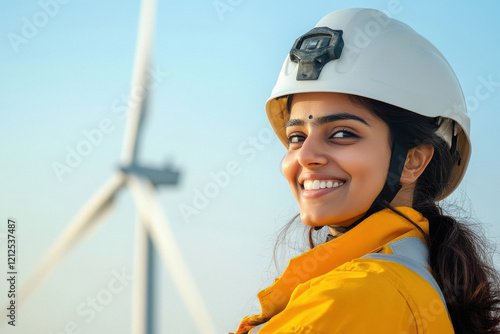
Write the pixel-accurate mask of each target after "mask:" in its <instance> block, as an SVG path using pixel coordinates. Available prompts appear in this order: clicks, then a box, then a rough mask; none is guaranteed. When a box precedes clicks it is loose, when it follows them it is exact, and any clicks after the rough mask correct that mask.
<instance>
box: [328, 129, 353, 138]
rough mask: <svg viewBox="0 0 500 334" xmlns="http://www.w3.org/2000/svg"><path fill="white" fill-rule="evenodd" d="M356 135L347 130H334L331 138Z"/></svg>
mask: <svg viewBox="0 0 500 334" xmlns="http://www.w3.org/2000/svg"><path fill="white" fill-rule="evenodd" d="M357 137H358V136H357V135H355V134H354V133H352V132H351V131H347V130H339V131H336V132H335V133H334V134H333V136H332V138H357Z"/></svg>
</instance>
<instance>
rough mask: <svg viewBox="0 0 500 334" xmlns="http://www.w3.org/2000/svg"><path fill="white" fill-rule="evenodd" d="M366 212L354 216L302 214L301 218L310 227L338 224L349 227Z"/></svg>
mask: <svg viewBox="0 0 500 334" xmlns="http://www.w3.org/2000/svg"><path fill="white" fill-rule="evenodd" d="M364 214H365V213H361V214H357V215H353V216H342V217H341V216H322V215H314V214H310V213H307V214H303V213H301V214H300V220H301V221H302V222H303V223H304V224H305V225H307V226H310V227H323V226H327V225H328V226H336V227H349V226H350V225H352V224H353V223H354V222H356V221H357V220H358V219H360V218H361V217H363V215H364Z"/></svg>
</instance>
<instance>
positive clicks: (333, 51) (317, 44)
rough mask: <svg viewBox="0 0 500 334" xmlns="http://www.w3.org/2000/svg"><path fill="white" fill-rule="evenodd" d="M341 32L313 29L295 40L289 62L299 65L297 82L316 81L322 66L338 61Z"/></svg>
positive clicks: (323, 28) (342, 41)
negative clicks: (331, 61)
mask: <svg viewBox="0 0 500 334" xmlns="http://www.w3.org/2000/svg"><path fill="white" fill-rule="evenodd" d="M342 33H343V32H342V30H333V29H330V28H327V27H318V28H314V29H312V30H311V31H309V32H308V33H306V34H304V35H302V36H300V37H299V38H297V40H296V41H295V43H294V44H293V47H292V49H291V50H290V60H291V61H292V62H294V63H298V64H299V68H298V72H297V80H298V81H301V80H317V79H318V77H319V74H320V73H321V70H322V69H323V66H325V65H326V63H328V62H329V61H330V60H334V59H338V58H339V57H340V54H341V53H342V49H343V48H344V40H343V39H342Z"/></svg>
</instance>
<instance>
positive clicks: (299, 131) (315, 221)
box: [236, 9, 500, 334]
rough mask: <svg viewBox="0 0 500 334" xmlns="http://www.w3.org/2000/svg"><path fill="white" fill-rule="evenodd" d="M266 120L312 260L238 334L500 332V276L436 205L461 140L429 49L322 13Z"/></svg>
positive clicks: (446, 70) (448, 83)
mask: <svg viewBox="0 0 500 334" xmlns="http://www.w3.org/2000/svg"><path fill="white" fill-rule="evenodd" d="M266 111H267V115H268V118H269V120H270V122H271V125H272V127H273V129H274V131H275V132H276V134H277V135H278V137H279V138H280V140H281V141H282V142H283V144H284V145H285V146H286V147H287V149H288V153H287V155H286V157H285V159H284V160H283V165H282V168H283V173H284V175H285V177H286V178H287V180H288V182H289V184H290V187H291V189H292V192H293V194H294V196H295V199H296V200H297V202H298V204H299V207H300V218H301V220H302V222H303V223H304V224H306V225H308V226H310V243H311V250H310V251H307V252H306V253H304V254H302V255H300V256H298V257H296V258H294V259H292V260H291V261H290V263H289V265H288V267H287V269H286V270H285V271H284V273H283V274H282V276H281V277H280V278H279V279H277V280H276V282H275V283H274V284H273V285H272V286H270V287H269V288H267V289H264V290H262V291H261V292H260V293H259V294H258V298H259V300H260V303H261V307H262V313H261V314H259V315H254V316H249V317H246V318H245V319H243V321H242V323H241V325H240V327H239V329H238V330H237V332H236V333H237V334H242V333H251V334H255V333H257V332H258V333H259V334H267V333H304V334H305V333H308V334H309V333H311V334H312V333H314V334H326V333H440V334H441V333H500V329H499V324H500V314H499V305H500V292H499V287H498V276H497V273H496V272H495V270H494V269H493V268H492V267H489V266H488V265H487V264H486V263H485V262H484V260H483V257H484V256H483V253H482V252H481V250H482V246H481V244H480V242H479V240H478V238H477V237H476V236H475V234H474V233H472V232H471V231H470V230H468V229H467V228H466V227H465V226H463V225H461V224H460V223H458V222H457V221H456V220H455V219H453V218H452V217H448V216H445V215H443V214H442V212H441V209H440V208H439V207H438V206H437V205H436V201H439V200H442V199H444V198H446V197H447V196H448V195H449V194H450V193H452V192H453V190H454V189H455V188H456V187H457V186H458V185H459V183H460V181H461V179H462V178H463V175H464V174H465V171H466V168H467V164H468V161H469V157H470V140H469V118H468V116H467V114H466V106H465V101H464V97H463V94H462V91H461V88H460V85H459V83H458V80H457V78H456V76H455V75H454V73H453V70H452V69H451V68H450V66H449V64H448V63H447V61H446V60H445V59H444V57H443V56H442V54H441V53H440V52H439V51H438V50H437V49H436V48H435V47H434V46H433V45H432V44H431V43H429V42H428V41H427V40H426V39H424V38H423V37H422V36H420V35H418V34H417V33H416V32H415V31H413V30H412V29H411V28H409V27H408V26H407V25H405V24H403V23H401V22H399V21H397V20H394V19H390V18H388V17H387V16H385V15H384V14H383V13H381V12H378V11H375V10H369V9H345V10H340V11H336V12H333V13H330V14H329V15H327V16H326V17H324V18H323V19H322V20H321V21H320V22H319V23H318V24H317V26H316V28H314V29H313V30H311V31H310V32H308V33H306V34H305V35H303V36H301V37H300V38H298V39H297V41H296V42H295V44H294V45H293V47H292V50H291V51H290V54H289V56H288V57H287V59H286V60H285V63H284V65H283V68H282V70H281V73H280V76H279V78H278V82H277V84H276V87H275V88H274V90H273V93H272V96H271V98H270V99H269V100H268V102H267V104H266ZM324 227H327V228H328V229H329V231H330V235H329V238H328V239H327V241H326V242H325V243H323V244H321V245H318V246H315V245H314V244H313V242H312V240H313V238H312V235H313V233H314V231H315V230H318V229H321V228H324ZM431 273H432V274H431Z"/></svg>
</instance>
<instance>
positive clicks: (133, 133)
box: [20, 0, 216, 334]
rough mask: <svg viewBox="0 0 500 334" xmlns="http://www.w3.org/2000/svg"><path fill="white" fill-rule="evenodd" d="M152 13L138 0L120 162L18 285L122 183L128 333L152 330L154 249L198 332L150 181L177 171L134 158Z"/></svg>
mask: <svg viewBox="0 0 500 334" xmlns="http://www.w3.org/2000/svg"><path fill="white" fill-rule="evenodd" d="M155 16H156V0H142V4H141V10H140V19H139V29H138V37H137V46H136V53H135V61H134V69H133V75H132V87H131V91H132V92H134V91H135V92H137V91H140V92H142V94H131V98H130V101H129V110H128V115H127V123H126V129H125V136H124V141H123V148H122V155H121V161H120V168H119V169H118V170H117V171H116V173H115V174H114V175H113V176H112V177H111V178H110V179H109V180H108V181H107V182H106V183H105V184H104V185H103V186H102V187H101V188H100V189H99V190H98V191H97V192H96V193H95V194H94V195H93V196H92V197H91V198H90V200H89V201H88V202H87V203H86V204H85V205H84V206H83V208H82V209H81V210H80V211H79V212H78V213H77V214H76V215H75V217H74V218H73V220H72V221H71V222H70V223H69V225H68V226H67V228H66V229H65V230H64V231H63V233H62V234H61V236H60V237H59V239H58V240H57V241H56V242H55V244H54V245H53V246H52V248H51V249H50V250H49V252H48V253H47V254H46V256H45V257H44V258H43V259H42V261H41V262H40V263H39V265H38V267H37V269H36V270H35V272H34V273H33V274H32V275H31V276H30V278H29V279H28V281H27V282H26V285H25V286H24V287H23V288H22V289H21V290H20V291H21V295H20V302H21V304H23V302H24V301H25V300H26V299H27V297H28V296H29V295H30V294H31V293H32V292H33V291H34V290H35V289H36V287H37V286H38V285H39V284H40V282H41V281H42V280H43V279H44V278H46V277H47V276H48V274H49V273H50V271H52V270H53V269H54V268H55V267H56V265H57V264H58V263H59V261H60V260H61V259H62V257H63V256H64V255H65V254H66V253H67V252H68V251H69V250H70V248H72V247H73V246H75V244H76V243H77V242H78V241H79V240H81V239H82V237H83V236H84V235H85V234H86V232H88V231H89V230H90V229H91V228H92V227H95V226H97V225H98V223H99V221H102V218H103V217H104V216H105V214H106V213H109V211H111V210H110V209H111V206H112V204H113V202H114V199H115V197H116V194H117V193H118V192H119V191H120V190H121V189H122V188H128V189H129V190H130V191H131V192H132V196H133V199H134V201H135V204H136V206H137V211H138V214H137V219H136V227H135V245H134V282H133V293H132V329H131V333H132V334H152V333H153V328H152V321H151V316H152V314H153V313H154V310H153V307H152V305H153V303H152V297H153V293H152V283H153V267H152V266H153V261H152V257H153V252H154V250H156V251H157V252H158V253H159V254H160V257H161V259H162V262H163V263H164V264H165V265H166V266H167V267H168V268H169V271H170V273H171V275H172V278H173V281H174V283H175V285H176V286H177V289H178V291H179V293H180V295H181V297H182V299H183V300H184V302H185V304H186V307H187V309H188V311H189V313H190V314H191V317H192V318H193V320H194V322H195V324H196V326H197V328H198V332H199V333H203V334H215V333H216V331H215V326H214V324H213V322H212V319H211V317H210V314H209V312H208V310H207V307H206V305H205V303H204V301H203V299H202V297H201V294H200V292H199V290H198V288H197V286H196V284H195V282H194V280H193V278H192V276H191V275H190V273H189V271H188V268H187V265H186V263H185V261H184V259H183V256H182V254H181V252H180V250H179V247H178V246H177V243H176V241H175V238H174V237H173V233H172V231H171V230H170V228H169V224H168V221H167V219H166V217H165V215H164V214H163V210H162V209H161V204H160V201H159V199H158V195H157V193H156V188H155V187H156V186H158V185H174V184H177V181H178V177H179V172H177V171H175V170H173V169H172V168H170V167H166V168H163V169H154V168H149V167H145V166H142V165H141V164H140V163H139V162H138V161H137V155H138V147H139V145H138V144H139V139H140V138H141V134H142V125H143V123H144V119H145V116H146V113H147V107H148V103H147V102H148V99H149V90H148V89H147V81H148V70H149V68H150V65H151V55H152V45H153V35H154V26H155Z"/></svg>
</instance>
